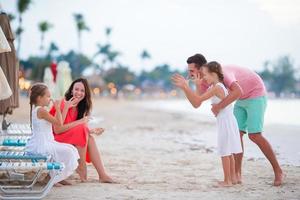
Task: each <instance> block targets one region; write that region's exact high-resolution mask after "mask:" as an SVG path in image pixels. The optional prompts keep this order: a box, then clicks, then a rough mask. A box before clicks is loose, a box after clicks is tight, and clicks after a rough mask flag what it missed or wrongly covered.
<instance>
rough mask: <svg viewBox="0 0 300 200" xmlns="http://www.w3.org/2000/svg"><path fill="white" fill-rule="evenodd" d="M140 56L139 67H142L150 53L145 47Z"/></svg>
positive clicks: (149, 57)
mask: <svg viewBox="0 0 300 200" xmlns="http://www.w3.org/2000/svg"><path fill="white" fill-rule="evenodd" d="M140 58H141V67H142V68H143V67H144V65H145V63H144V62H145V60H147V59H148V60H149V59H151V55H150V54H149V52H148V51H147V50H146V49H144V50H143V51H142V52H141V54H140Z"/></svg>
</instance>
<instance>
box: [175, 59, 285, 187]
mask: <svg viewBox="0 0 300 200" xmlns="http://www.w3.org/2000/svg"><path fill="white" fill-rule="evenodd" d="M187 63H188V74H189V77H190V78H194V77H197V75H199V76H200V80H198V79H196V81H195V85H196V94H197V95H199V94H202V93H203V92H205V91H206V90H207V88H208V87H209V85H208V84H207V83H206V81H205V80H203V79H202V78H203V72H202V66H203V65H204V64H206V63H207V61H206V59H205V57H204V56H203V55H202V54H195V55H193V56H191V57H189V58H188V59H187ZM222 70H223V74H224V84H225V86H226V87H227V88H228V89H229V95H228V96H226V97H225V98H224V99H223V100H222V101H221V102H220V103H217V104H213V105H212V108H211V110H212V112H213V113H214V115H215V116H217V115H218V114H219V112H220V111H221V110H222V109H224V108H225V107H226V106H227V105H229V104H231V103H232V102H234V101H236V103H235V105H234V115H235V117H236V119H237V122H238V126H239V130H240V136H241V143H242V147H243V150H244V146H243V135H244V134H246V133H248V137H249V138H250V140H251V141H252V142H254V143H255V144H256V145H257V146H258V147H259V148H260V150H261V151H262V152H263V154H264V155H265V156H266V158H267V159H268V160H269V162H270V163H271V165H272V167H273V171H274V174H275V179H274V182H273V185H274V186H280V185H281V184H282V183H283V178H284V174H283V171H282V169H281V167H280V166H279V163H278V161H277V158H276V155H275V153H274V151H273V149H272V146H271V145H270V143H269V142H268V141H267V139H266V138H265V137H264V136H263V135H262V131H263V124H264V115H265V110H266V106H267V98H266V89H265V85H264V83H263V81H262V79H261V78H260V77H259V76H258V74H256V73H255V72H253V71H251V70H250V69H247V68H242V67H238V66H234V65H230V66H222ZM178 77H180V79H182V81H183V80H185V79H184V77H182V76H180V75H178ZM184 93H185V95H186V96H192V97H193V99H198V98H199V96H197V95H195V93H194V91H193V90H192V89H191V88H190V87H188V85H187V86H185V87H184ZM193 101H195V100H193ZM234 158H235V170H236V172H237V179H238V182H239V183H242V169H241V168H242V159H243V153H239V154H235V155H234Z"/></svg>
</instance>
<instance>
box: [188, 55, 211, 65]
mask: <svg viewBox="0 0 300 200" xmlns="http://www.w3.org/2000/svg"><path fill="white" fill-rule="evenodd" d="M186 62H187V64H192V63H194V64H195V65H196V68H197V69H200V68H201V67H202V65H204V64H206V63H207V61H206V59H205V57H204V56H203V55H202V54H200V53H197V54H195V55H193V56H191V57H189V58H188V59H187V61H186Z"/></svg>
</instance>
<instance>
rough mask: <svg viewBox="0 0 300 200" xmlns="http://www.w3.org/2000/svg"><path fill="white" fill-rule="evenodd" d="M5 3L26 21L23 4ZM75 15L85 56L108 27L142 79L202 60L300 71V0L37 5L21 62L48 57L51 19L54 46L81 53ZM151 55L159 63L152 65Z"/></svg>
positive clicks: (37, 1) (82, 0)
mask: <svg viewBox="0 0 300 200" xmlns="http://www.w3.org/2000/svg"><path fill="white" fill-rule="evenodd" d="M0 4H1V6H2V9H3V10H4V11H6V12H9V13H13V14H15V15H16V16H17V15H18V14H17V12H16V0H0ZM74 13H81V14H83V16H84V18H85V21H86V24H87V25H88V26H89V27H90V29H91V30H90V31H89V32H84V33H83V36H82V43H83V48H82V50H83V52H84V53H85V54H87V55H88V56H92V55H94V54H95V52H96V51H97V44H98V43H102V44H103V43H105V42H106V37H105V28H106V27H112V29H113V31H112V34H111V38H110V41H111V43H112V45H113V48H114V49H116V50H118V51H120V52H121V53H122V55H121V57H120V58H119V60H120V61H121V62H122V63H123V64H125V65H127V66H129V67H130V69H131V70H133V71H136V72H139V71H141V70H142V69H144V70H151V69H152V68H153V67H154V66H156V65H159V64H164V63H167V64H170V65H171V66H172V68H173V69H179V70H183V69H185V67H186V59H187V57H189V56H191V55H193V54H195V53H202V54H203V55H205V57H206V58H207V60H208V61H212V60H215V61H218V62H220V63H222V64H236V65H240V66H243V67H248V68H251V69H253V70H256V71H259V70H262V69H263V64H264V62H265V61H267V60H270V61H273V62H275V61H276V60H277V59H278V58H279V57H280V56H285V55H289V56H290V57H291V58H292V61H293V63H294V64H295V66H296V67H299V66H300V1H299V0H205V1H204V0H109V1H108V0H106V1H104V0H51V1H50V0H33V4H32V5H30V9H29V10H28V11H27V12H26V13H25V14H24V16H23V21H24V28H25V31H24V33H23V35H22V40H23V41H22V47H21V52H20V57H21V58H23V59H24V58H27V57H28V56H30V55H40V54H42V52H41V51H40V50H39V47H40V32H39V31H38V23H39V22H41V21H44V20H47V21H48V22H50V23H51V24H53V26H54V27H53V29H51V30H50V31H49V33H48V34H47V35H46V39H45V44H46V45H49V43H50V42H51V41H55V43H56V44H57V45H58V47H59V49H60V52H62V53H66V52H68V51H69V50H71V49H73V50H75V51H77V50H78V40H77V32H76V27H75V22H74V19H73V14H74ZM12 27H13V29H16V27H17V20H14V22H13V23H12ZM15 45H16V46H17V42H15ZM143 49H146V50H147V51H148V52H149V53H150V55H151V57H152V58H151V60H149V61H147V62H144V63H142V62H141V60H140V57H139V55H140V53H141V51H142V50H143ZM142 65H143V66H142Z"/></svg>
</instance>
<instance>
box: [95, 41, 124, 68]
mask: <svg viewBox="0 0 300 200" xmlns="http://www.w3.org/2000/svg"><path fill="white" fill-rule="evenodd" d="M97 46H98V51H97V52H96V54H95V55H94V57H93V58H96V57H97V56H100V55H102V67H103V66H104V65H105V64H106V63H107V62H109V63H110V67H112V66H113V65H114V64H115V61H116V59H117V57H118V56H120V55H121V53H120V52H118V51H114V50H112V49H111V45H110V44H105V45H101V44H98V45H97Z"/></svg>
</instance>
